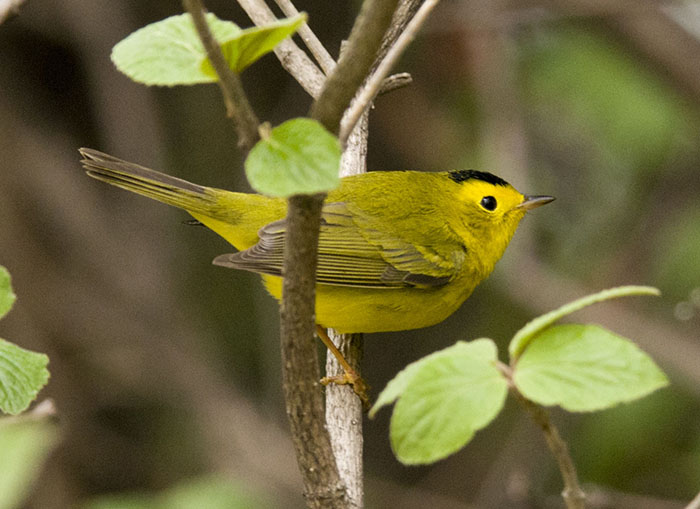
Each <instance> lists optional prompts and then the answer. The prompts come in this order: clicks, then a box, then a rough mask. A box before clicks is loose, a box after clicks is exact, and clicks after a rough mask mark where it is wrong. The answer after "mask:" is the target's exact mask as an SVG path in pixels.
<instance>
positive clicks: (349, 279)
mask: <svg viewBox="0 0 700 509" xmlns="http://www.w3.org/2000/svg"><path fill="white" fill-rule="evenodd" d="M358 219H359V220H358ZM286 226H287V224H286V220H285V219H282V220H279V221H275V222H272V223H270V224H268V225H266V226H264V227H263V228H261V229H260V231H259V232H258V236H259V241H258V243H257V244H255V245H254V246H253V247H251V248H249V249H246V250H244V251H240V252H238V253H233V254H227V255H222V256H219V257H217V258H216V259H215V260H214V263H215V264H217V265H223V266H226V267H233V268H236V269H243V270H249V271H253V272H260V273H263V274H271V275H274V276H282V271H283V263H284V236H285V232H286ZM425 250H426V248H423V251H425ZM428 251H429V250H428ZM429 255H433V256H430V259H429V257H426V254H425V253H424V252H422V251H421V249H419V248H417V247H416V246H414V245H413V244H411V243H409V242H407V241H404V240H402V239H401V238H400V237H399V236H398V235H396V233H394V232H389V231H380V230H377V229H375V228H373V227H371V226H370V225H369V224H368V222H367V221H366V218H363V217H358V214H353V213H352V212H351V211H350V210H349V209H348V207H347V205H346V204H345V203H343V202H336V203H328V204H325V205H324V207H323V211H322V216H321V230H320V234H319V242H318V267H317V270H316V281H317V282H318V283H323V284H329V285H337V286H352V287H364V288H402V287H411V286H421V287H433V286H441V285H444V284H446V283H447V282H448V281H449V280H450V279H451V278H452V277H453V275H454V274H455V273H456V271H457V270H458V267H457V266H455V263H454V261H452V262H451V261H450V260H443V259H440V258H439V257H437V255H436V254H434V253H429ZM436 262H437V263H436ZM450 262H451V263H450Z"/></svg>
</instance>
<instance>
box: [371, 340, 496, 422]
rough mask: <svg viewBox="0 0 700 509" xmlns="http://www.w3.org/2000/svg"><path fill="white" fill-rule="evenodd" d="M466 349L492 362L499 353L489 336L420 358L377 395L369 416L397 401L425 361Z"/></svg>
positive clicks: (449, 355)
mask: <svg viewBox="0 0 700 509" xmlns="http://www.w3.org/2000/svg"><path fill="white" fill-rule="evenodd" d="M465 349H468V351H469V353H470V355H472V356H474V357H480V358H483V359H484V360H486V361H491V362H493V361H495V360H496V358H497V355H498V352H497V350H496V345H495V344H494V343H493V341H491V340H490V339H487V338H480V339H475V340H474V341H471V342H469V343H467V342H465V341H458V342H457V343H455V344H454V345H452V346H450V347H448V348H445V349H443V350H439V351H437V352H433V353H431V354H430V355H427V356H425V357H423V358H422V359H418V360H417V361H415V362H412V363H411V364H409V365H408V366H406V367H405V368H403V369H402V370H401V371H399V372H398V373H397V375H396V376H395V377H394V378H393V379H392V380H390V381H389V383H388V384H387V385H386V387H384V390H383V391H382V392H381V393H380V394H379V397H377V401H376V402H375V403H374V405H373V406H372V409H371V410H370V411H369V417H370V418H374V416H375V415H376V414H377V412H378V411H379V410H380V409H381V408H382V407H383V406H386V405H391V404H392V403H393V402H394V401H396V399H397V398H398V397H399V396H401V394H403V392H404V391H405V390H406V387H407V386H408V384H409V382H410V381H411V380H412V379H413V377H414V376H415V375H416V373H417V372H418V371H419V370H420V368H421V367H422V366H423V364H424V363H426V362H431V361H432V360H434V359H442V358H449V357H452V356H454V355H459V352H463V351H464V350H465Z"/></svg>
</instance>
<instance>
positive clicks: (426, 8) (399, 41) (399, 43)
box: [338, 0, 439, 145]
mask: <svg viewBox="0 0 700 509" xmlns="http://www.w3.org/2000/svg"><path fill="white" fill-rule="evenodd" d="M438 2H439V0H426V1H425V2H424V3H423V4H422V5H421V6H420V8H419V9H418V11H417V12H416V14H415V16H414V17H413V18H412V19H411V20H410V21H409V22H408V24H406V28H405V30H404V31H403V32H397V34H398V36H397V38H396V41H395V42H394V44H392V45H391V46H390V47H389V49H388V51H387V52H386V55H385V56H384V58H383V59H382V61H381V62H380V63H379V65H377V67H376V69H375V70H374V72H373V73H372V75H371V76H370V78H369V79H368V80H367V82H366V83H365V85H364V87H363V88H362V90H361V91H360V93H359V95H357V96H356V97H355V100H354V101H353V102H352V105H351V107H350V110H349V111H348V112H346V114H345V115H344V116H343V120H342V122H341V124H340V134H339V136H338V137H339V138H340V143H341V144H342V145H345V143H346V142H347V139H348V137H349V136H350V133H351V132H352V130H353V128H354V127H355V124H356V123H357V121H358V119H359V118H360V116H361V115H362V113H363V112H364V111H365V110H367V108H368V107H369V105H370V104H372V101H373V100H374V98H375V97H376V96H377V94H378V93H379V91H380V90H381V89H382V87H383V85H384V78H386V77H387V76H388V75H389V72H390V71H391V69H392V67H394V65H395V64H396V62H397V61H398V59H399V58H400V57H401V55H402V54H403V52H404V50H405V49H406V47H407V46H408V45H409V44H410V43H411V41H413V39H414V38H415V37H416V34H417V33H418V30H420V27H421V25H423V23H424V22H425V20H426V19H427V18H428V15H429V14H430V12H431V11H432V10H433V8H435V6H436V5H437V4H438ZM392 42H393V41H392Z"/></svg>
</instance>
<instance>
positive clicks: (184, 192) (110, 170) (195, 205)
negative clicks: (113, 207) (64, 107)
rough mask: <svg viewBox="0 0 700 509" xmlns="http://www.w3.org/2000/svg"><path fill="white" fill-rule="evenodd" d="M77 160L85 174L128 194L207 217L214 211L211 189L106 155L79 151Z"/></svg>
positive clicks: (85, 150) (214, 199)
mask: <svg viewBox="0 0 700 509" xmlns="http://www.w3.org/2000/svg"><path fill="white" fill-rule="evenodd" d="M80 154H81V155H82V156H83V160H82V161H81V163H82V165H83V167H84V168H85V171H86V172H87V174H88V175H90V176H91V177H93V178H96V179H98V180H102V181H103V182H107V183H108V184H112V185H114V186H117V187H121V188H122V189H126V190H128V191H133V192H134V193H138V194H141V195H143V196H148V197H149V198H153V199H154V200H158V201H160V202H163V203H167V204H168V205H173V206H175V207H179V208H181V209H185V210H187V211H188V212H190V213H192V212H194V213H199V214H205V215H211V212H212V209H215V208H216V200H217V197H216V194H215V193H213V192H212V190H210V189H208V188H206V187H203V186H198V185H196V184H193V183H191V182H188V181H186V180H182V179H179V178H176V177H171V176H170V175H166V174H165V173H160V172H158V171H155V170H151V169H149V168H146V167H144V166H140V165H138V164H134V163H130V162H127V161H124V160H122V159H119V158H117V157H114V156H110V155H109V154H105V153H103V152H99V151H97V150H93V149H91V148H81V149H80Z"/></svg>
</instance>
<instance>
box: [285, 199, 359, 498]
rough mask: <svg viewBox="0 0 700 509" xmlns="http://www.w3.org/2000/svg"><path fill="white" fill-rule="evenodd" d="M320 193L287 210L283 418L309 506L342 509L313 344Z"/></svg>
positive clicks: (294, 202)
mask: <svg viewBox="0 0 700 509" xmlns="http://www.w3.org/2000/svg"><path fill="white" fill-rule="evenodd" d="M323 198H324V196H323V195H315V196H293V197H292V198H290V199H289V207H288V212H287V236H286V243H285V256H284V274H285V277H284V282H283V290H282V294H283V295H284V297H283V299H282V305H281V307H280V315H281V316H280V319H281V336H280V338H281V339H280V341H281V346H282V375H283V389H284V399H285V402H286V407H287V417H288V418H289V424H290V427H291V430H292V440H293V442H294V449H295V450H296V455H297V463H298V464H299V469H300V470H301V475H302V477H303V479H304V495H305V497H306V502H307V505H308V506H309V507H311V508H326V507H329V508H334V507H338V508H341V507H347V505H346V497H345V489H344V487H343V484H342V483H341V481H340V477H339V475H338V468H337V467H336V463H335V458H334V456H333V451H332V448H331V442H330V438H329V436H328V431H327V430H326V426H325V418H324V406H323V393H322V392H321V390H320V385H319V379H320V377H321V374H320V367H319V364H318V356H317V354H316V344H315V342H314V337H313V336H314V329H315V323H314V319H313V316H314V303H315V298H314V297H315V287H316V259H317V252H318V235H319V226H320V217H321V207H322V206H323Z"/></svg>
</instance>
